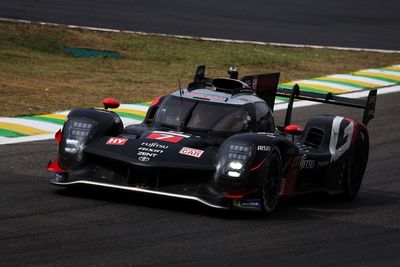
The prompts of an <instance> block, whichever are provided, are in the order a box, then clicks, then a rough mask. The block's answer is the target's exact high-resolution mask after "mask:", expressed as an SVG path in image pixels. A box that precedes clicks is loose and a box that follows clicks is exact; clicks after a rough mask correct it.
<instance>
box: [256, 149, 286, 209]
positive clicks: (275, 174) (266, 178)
mask: <svg viewBox="0 0 400 267" xmlns="http://www.w3.org/2000/svg"><path fill="white" fill-rule="evenodd" d="M260 175H262V181H263V183H262V203H263V208H264V211H265V212H266V213H270V212H272V211H273V210H274V208H275V206H276V204H277V203H278V198H279V191H280V187H281V181H282V177H281V176H282V158H281V153H280V151H279V149H278V148H277V147H273V148H272V149H271V152H270V153H269V155H268V156H267V158H266V164H265V165H264V166H263V169H262V170H261V172H260Z"/></svg>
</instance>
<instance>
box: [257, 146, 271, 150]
mask: <svg viewBox="0 0 400 267" xmlns="http://www.w3.org/2000/svg"><path fill="white" fill-rule="evenodd" d="M257 150H259V151H270V150H271V147H270V146H257Z"/></svg>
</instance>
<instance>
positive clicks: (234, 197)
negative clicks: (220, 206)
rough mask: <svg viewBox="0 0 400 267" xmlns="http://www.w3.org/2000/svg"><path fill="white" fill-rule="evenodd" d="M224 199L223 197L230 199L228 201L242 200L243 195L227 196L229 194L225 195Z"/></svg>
mask: <svg viewBox="0 0 400 267" xmlns="http://www.w3.org/2000/svg"><path fill="white" fill-rule="evenodd" d="M224 197H225V198H230V199H239V198H242V197H243V195H229V194H225V195H224Z"/></svg>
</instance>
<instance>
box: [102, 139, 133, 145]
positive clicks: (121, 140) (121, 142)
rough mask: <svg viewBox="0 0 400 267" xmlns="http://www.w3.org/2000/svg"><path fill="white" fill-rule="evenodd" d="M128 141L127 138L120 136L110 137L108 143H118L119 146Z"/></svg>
mask: <svg viewBox="0 0 400 267" xmlns="http://www.w3.org/2000/svg"><path fill="white" fill-rule="evenodd" d="M126 141H128V139H127V138H119V137H110V138H109V139H108V140H107V142H106V145H118V146H122V145H124V144H125V143H126Z"/></svg>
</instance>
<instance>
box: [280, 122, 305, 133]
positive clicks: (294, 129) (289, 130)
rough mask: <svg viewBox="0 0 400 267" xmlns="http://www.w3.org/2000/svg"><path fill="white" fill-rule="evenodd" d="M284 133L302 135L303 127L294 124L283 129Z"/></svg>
mask: <svg viewBox="0 0 400 267" xmlns="http://www.w3.org/2000/svg"><path fill="white" fill-rule="evenodd" d="M284 131H285V133H288V134H291V135H302V134H303V133H304V127H303V126H300V125H296V124H291V125H288V126H286V127H285V129H284Z"/></svg>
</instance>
